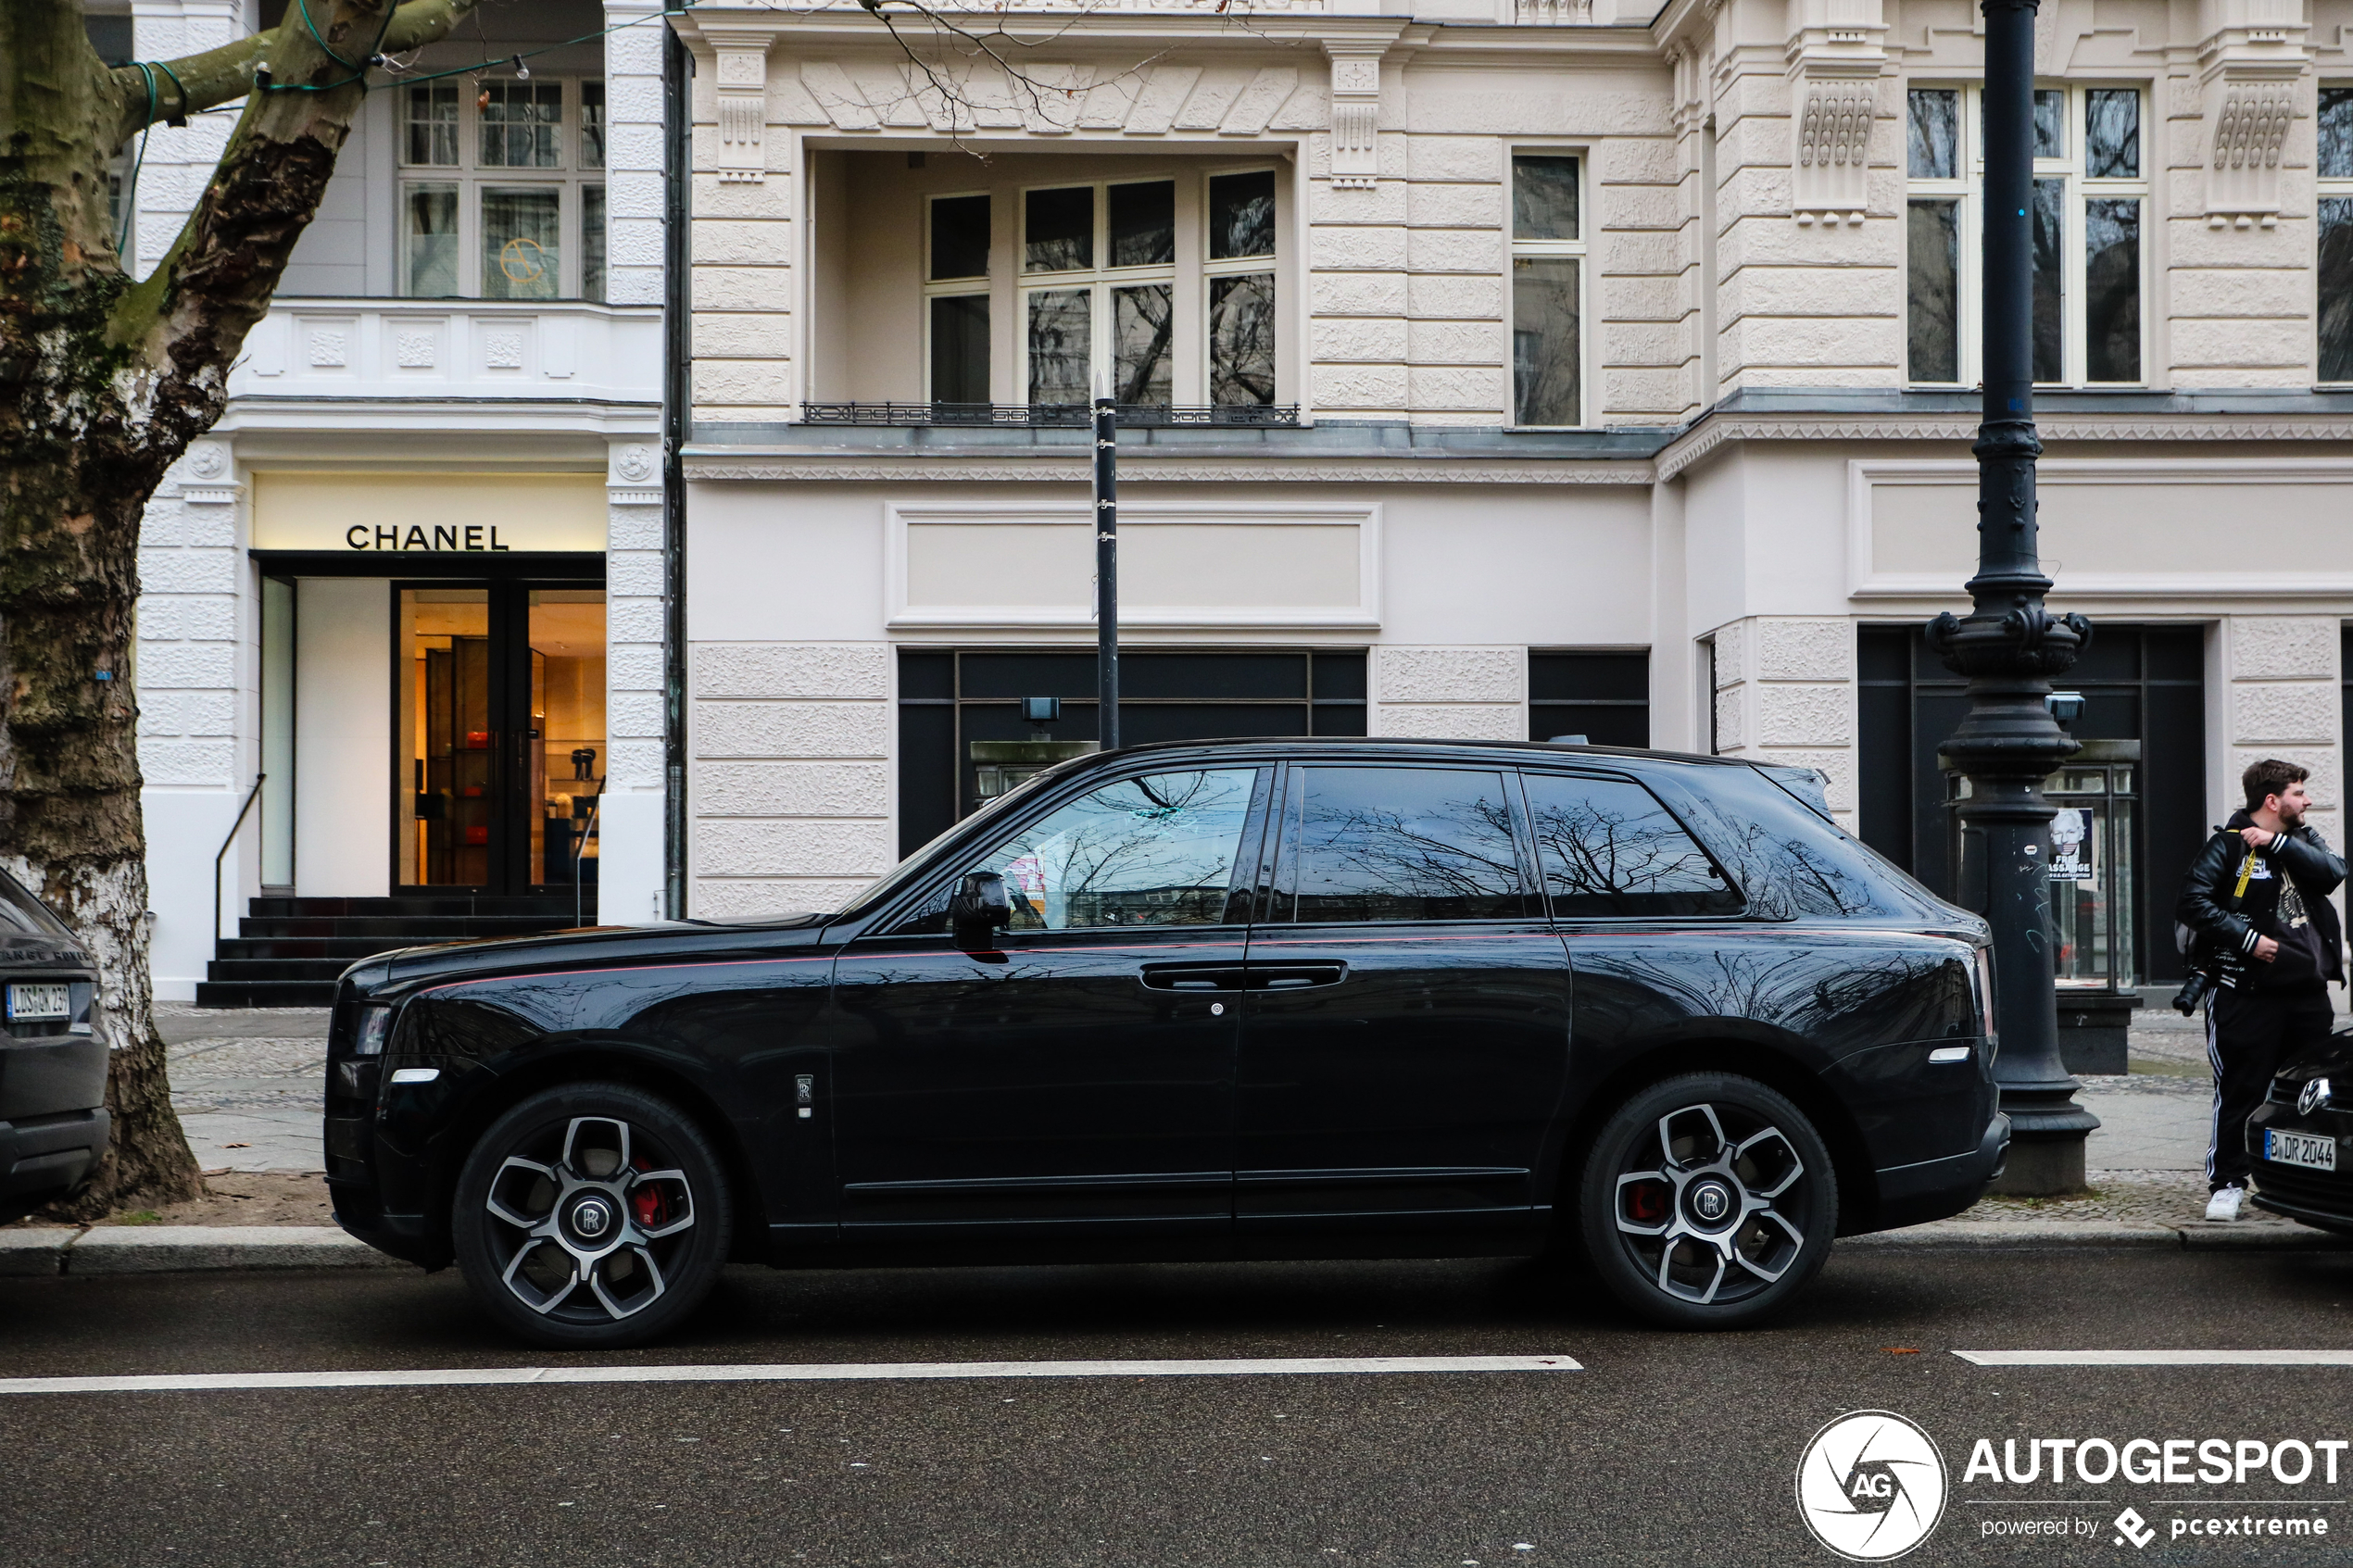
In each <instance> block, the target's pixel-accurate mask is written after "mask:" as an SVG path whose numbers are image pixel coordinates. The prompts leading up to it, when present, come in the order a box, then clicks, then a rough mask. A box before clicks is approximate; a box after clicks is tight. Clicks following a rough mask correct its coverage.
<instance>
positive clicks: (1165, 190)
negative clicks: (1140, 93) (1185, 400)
mask: <svg viewBox="0 0 2353 1568" xmlns="http://www.w3.org/2000/svg"><path fill="white" fill-rule="evenodd" d="M1021 274H1022V282H1021V311H1022V324H1023V332H1024V347H1025V349H1026V353H1025V355H1024V359H1025V363H1026V377H1025V379H1026V382H1027V383H1028V396H1029V401H1030V402H1031V403H1034V404H1038V403H1042V404H1050V405H1051V404H1063V405H1067V404H1083V403H1088V402H1090V401H1092V400H1093V397H1094V384H1095V378H1096V376H1097V374H1098V373H1099V372H1102V371H1108V372H1109V373H1110V376H1111V380H1112V389H1113V392H1112V395H1114V397H1116V398H1118V400H1119V401H1120V402H1122V403H1130V404H1150V405H1158V406H1161V407H1166V406H1167V404H1168V403H1169V401H1170V396H1169V390H1170V373H1171V370H1172V369H1173V367H1174V365H1175V356H1174V352H1173V349H1174V344H1173V342H1172V329H1173V326H1174V317H1175V307H1176V182H1175V181H1173V180H1142V181H1135V182H1126V183H1119V184H1111V183H1105V184H1095V185H1062V186H1055V187H1053V188H1051V189H1047V190H1034V191H1025V192H1023V193H1022V243H1021ZM1098 323H1103V324H1105V325H1106V327H1107V330H1105V331H1100V332H1099V331H1098V330H1097V324H1098Z"/></svg>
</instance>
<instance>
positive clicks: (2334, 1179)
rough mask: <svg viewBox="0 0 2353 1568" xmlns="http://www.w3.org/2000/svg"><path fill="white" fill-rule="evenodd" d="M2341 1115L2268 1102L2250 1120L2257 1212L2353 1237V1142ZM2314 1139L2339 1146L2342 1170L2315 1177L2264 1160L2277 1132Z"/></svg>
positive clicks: (2338, 1164)
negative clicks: (2270, 1136)
mask: <svg viewBox="0 0 2353 1568" xmlns="http://www.w3.org/2000/svg"><path fill="white" fill-rule="evenodd" d="M2346 1123H2347V1117H2346V1115H2345V1114H2344V1113H2343V1112H2341V1111H2336V1110H2319V1111H2316V1112H2315V1113H2314V1114H2311V1115H2306V1114H2303V1113H2301V1112H2299V1111H2298V1110H2296V1107H2295V1106H2293V1105H2289V1104H2285V1103H2284V1102H2282V1101H2279V1100H2265V1101H2264V1102H2263V1103H2262V1104H2261V1105H2259V1106H2257V1107H2256V1108H2255V1113H2254V1114H2253V1115H2251V1116H2249V1117H2248V1118H2247V1119H2246V1154H2247V1159H2248V1160H2249V1161H2250V1163H2251V1164H2252V1166H2253V1169H2254V1175H2255V1191H2254V1194H2253V1197H2254V1198H2255V1206H2256V1207H2257V1208H2259V1209H2268V1210H2271V1212H2272V1213H2274V1214H2279V1215H2284V1217H2286V1218H2288V1219H2291V1220H2300V1221H2302V1222H2303V1223H2306V1224H2308V1225H2317V1226H2319V1227H2321V1228H2322V1229H2323V1230H2335V1231H2353V1138H2349V1137H2347V1135H2346V1131H2347V1128H2346ZM2274 1127H2276V1128H2278V1129H2280V1130H2281V1131H2283V1132H2292V1133H2310V1134H2313V1135H2317V1136H2320V1137H2324V1138H2331V1139H2334V1141H2335V1143H2336V1169H2335V1170H2334V1172H2330V1171H2312V1170H2307V1169H2306V1168H2304V1167H2302V1166H2299V1165H2276V1164H2273V1163H2272V1162H2271V1160H2267V1159H2265V1158H2264V1155H2263V1135H2264V1133H2265V1132H2266V1131H2268V1130H2270V1129H2271V1128H2274Z"/></svg>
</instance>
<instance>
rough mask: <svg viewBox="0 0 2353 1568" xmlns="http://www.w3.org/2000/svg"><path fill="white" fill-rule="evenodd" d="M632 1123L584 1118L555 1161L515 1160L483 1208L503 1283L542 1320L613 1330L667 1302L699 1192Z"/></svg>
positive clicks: (495, 1181) (569, 1131) (567, 1132)
mask: <svg viewBox="0 0 2353 1568" xmlns="http://www.w3.org/2000/svg"><path fill="white" fill-rule="evenodd" d="M659 1159H661V1150H660V1148H658V1147H657V1146H655V1144H654V1143H653V1140H652V1139H650V1138H648V1137H647V1136H645V1135H643V1134H641V1133H639V1132H638V1131H637V1130H636V1129H635V1128H634V1127H633V1126H631V1125H630V1123H627V1122H624V1121H622V1120H620V1119H619V1118H618V1117H611V1116H575V1117H573V1119H572V1120H571V1121H570V1122H569V1123H567V1124H566V1125H565V1127H564V1132H563V1138H562V1143H561V1147H560V1148H558V1149H556V1150H554V1151H552V1156H551V1158H548V1159H546V1160H530V1159H525V1158H524V1157H523V1156H522V1155H521V1154H511V1155H509V1156H508V1157H507V1159H506V1160H505V1161H504V1162H503V1163H502V1164H501V1165H500V1166H499V1167H498V1171H497V1174H495V1175H494V1176H492V1177H491V1178H490V1191H489V1195H488V1196H487V1197H486V1198H484V1201H483V1207H484V1210H487V1211H488V1213H489V1215H490V1218H491V1219H492V1220H493V1221H495V1222H496V1226H495V1227H494V1229H493V1231H492V1236H493V1238H494V1243H493V1244H494V1246H496V1247H497V1251H498V1253H499V1257H500V1267H499V1275H498V1277H499V1279H500V1281H501V1283H503V1284H504V1285H505V1286H506V1287H507V1289H508V1290H509V1291H510V1293H511V1294H512V1295H513V1296H514V1298H515V1299H516V1300H518V1301H521V1302H522V1304H523V1305H524V1306H526V1307H528V1308H530V1309H531V1310H532V1311H535V1312H536V1313H538V1314H539V1315H540V1316H542V1317H548V1318H556V1319H560V1320H561V1321H565V1322H572V1323H613V1322H618V1321H620V1320H621V1319H623V1318H627V1317H633V1316H635V1314H636V1313H638V1312H641V1311H645V1310H646V1309H647V1308H648V1307H650V1306H652V1305H653V1304H654V1303H655V1302H656V1301H658V1300H660V1299H661V1297H662V1295H663V1293H664V1292H665V1291H667V1290H668V1289H669V1288H670V1286H669V1282H668V1278H667V1276H666V1273H665V1270H664V1266H663V1265H664V1263H665V1262H666V1261H669V1260H670V1259H671V1257H672V1256H673V1255H674V1253H675V1252H676V1250H677V1249H678V1248H682V1247H683V1246H684V1245H685V1233H686V1231H687V1230H688V1229H690V1228H691V1227H692V1226H693V1224H694V1223H695V1198H694V1188H693V1187H692V1185H690V1184H689V1183H688V1182H687V1180H686V1172H684V1171H681V1170H678V1169H676V1168H674V1167H665V1168H662V1169H654V1168H653V1166H654V1164H655V1162H656V1161H657V1160H659Z"/></svg>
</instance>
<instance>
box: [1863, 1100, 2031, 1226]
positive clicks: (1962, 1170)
mask: <svg viewBox="0 0 2353 1568" xmlns="http://www.w3.org/2000/svg"><path fill="white" fill-rule="evenodd" d="M2009 1150H2010V1119H2009V1118H2008V1117H2007V1116H2005V1115H2004V1114H2002V1113H2001V1112H2000V1111H1998V1110H1997V1111H1995V1112H1994V1119H1993V1120H1992V1121H1990V1122H1988V1123H1985V1133H1984V1135H1983V1136H1982V1137H1981V1138H1980V1139H1979V1140H1978V1145H1977V1147H1976V1148H1973V1149H1971V1150H1970V1151H1969V1152H1968V1153H1967V1154H1956V1155H1953V1156H1951V1157H1949V1158H1947V1159H1944V1160H1921V1161H1920V1162H1919V1164H1917V1165H1894V1166H1890V1167H1888V1168H1887V1169H1885V1170H1882V1171H1878V1172H1875V1173H1874V1174H1875V1175H1876V1176H1877V1177H1878V1180H1879V1206H1878V1211H1877V1213H1876V1215H1875V1216H1874V1221H1875V1223H1873V1224H1871V1225H1870V1227H1869V1228H1870V1229H1872V1230H1879V1231H1892V1230H1895V1229H1898V1228H1900V1227H1902V1226H1904V1225H1919V1224H1925V1223H1928V1222H1929V1221H1931V1220H1945V1219H1950V1218H1951V1217H1952V1216H1954V1215H1955V1214H1957V1213H1959V1212H1960V1211H1961V1210H1964V1209H1966V1208H1968V1207H1969V1205H1970V1204H1972V1203H1975V1202H1976V1201H1977V1200H1978V1199H1979V1198H1982V1197H1984V1196H1985V1189H1986V1187H1987V1186H1988V1185H1991V1183H1992V1182H1993V1180H1994V1177H1996V1176H1998V1175H2000V1174H2001V1173H2002V1161H2003V1160H2006V1159H2007V1158H2008V1156H2009Z"/></svg>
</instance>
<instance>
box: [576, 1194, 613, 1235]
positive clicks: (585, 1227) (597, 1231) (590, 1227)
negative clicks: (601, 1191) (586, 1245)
mask: <svg viewBox="0 0 2353 1568" xmlns="http://www.w3.org/2000/svg"><path fill="white" fill-rule="evenodd" d="M611 1223H612V1210H610V1209H609V1208H607V1207H606V1206H605V1202H604V1199H602V1198H589V1199H588V1200H586V1201H585V1202H584V1203H582V1204H581V1205H580V1206H579V1207H578V1208H576V1209H574V1210H573V1211H572V1228H573V1229H574V1230H576V1231H578V1232H579V1233H580V1234H581V1235H582V1236H592V1237H593V1236H602V1235H604V1234H605V1227H606V1226H608V1225H610V1224H611Z"/></svg>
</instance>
